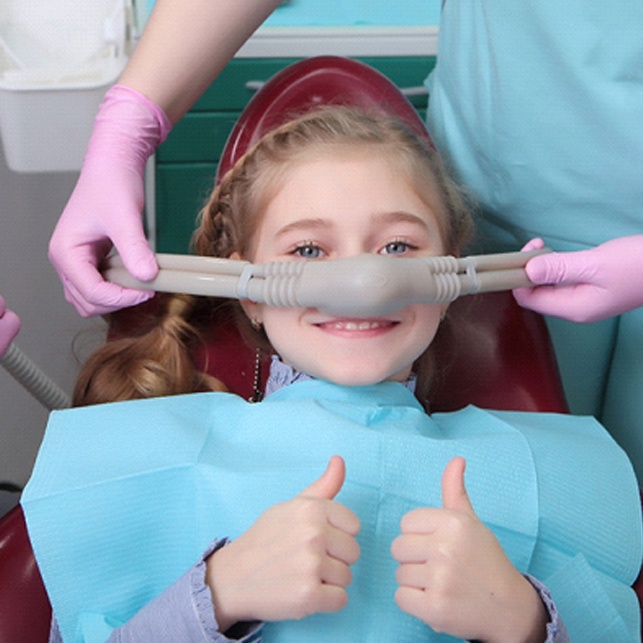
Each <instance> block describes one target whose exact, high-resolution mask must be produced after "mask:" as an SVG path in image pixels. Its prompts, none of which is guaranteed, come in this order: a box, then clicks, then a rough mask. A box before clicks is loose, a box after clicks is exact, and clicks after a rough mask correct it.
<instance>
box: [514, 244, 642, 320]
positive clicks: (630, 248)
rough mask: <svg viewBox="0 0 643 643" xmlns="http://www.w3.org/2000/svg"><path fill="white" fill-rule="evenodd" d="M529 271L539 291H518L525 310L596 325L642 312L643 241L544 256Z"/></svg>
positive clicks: (529, 246)
mask: <svg viewBox="0 0 643 643" xmlns="http://www.w3.org/2000/svg"><path fill="white" fill-rule="evenodd" d="M543 246H544V244H543V241H542V239H533V240H532V241H530V242H529V243H528V244H527V245H526V246H525V247H524V248H523V250H535V249H539V248H542V247H543ZM525 270H526V272H527V275H528V276H529V279H531V281H533V282H534V283H535V284H539V285H538V286H537V287H535V288H520V289H517V290H514V297H515V298H516V301H517V302H518V303H519V304H520V305H521V306H524V307H525V308H531V309H532V310H535V311H537V312H540V313H544V314H546V315H554V316H555V317H562V318H564V319H569V320H571V321H576V322H592V321H598V320H601V319H607V318H608V317H614V316H616V315H620V314H621V313H624V312H627V311H628V310H633V309H634V308H638V307H639V306H643V281H642V279H641V277H642V276H643V235H635V236H629V237H621V238H619V239H613V240H612V241H607V242H606V243H603V244H601V245H600V246H597V247H596V248H592V249H590V250H580V251H577V252H561V253H558V252H553V253H549V254H544V255H540V256H537V257H534V258H533V259H531V260H530V261H529V263H528V264H527V266H526V268H525ZM541 284H542V285H541Z"/></svg>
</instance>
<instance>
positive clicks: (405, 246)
mask: <svg viewBox="0 0 643 643" xmlns="http://www.w3.org/2000/svg"><path fill="white" fill-rule="evenodd" d="M412 249H414V246H412V245H411V244H409V243H406V242H405V241H399V240H398V241H391V242H389V243H387V244H386V245H385V246H384V248H382V251H381V252H382V254H385V255H402V254H404V253H405V252H408V251H409V250H412Z"/></svg>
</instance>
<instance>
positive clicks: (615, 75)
mask: <svg viewBox="0 0 643 643" xmlns="http://www.w3.org/2000/svg"><path fill="white" fill-rule="evenodd" d="M642 34H643V2H641V1H640V0H615V1H613V2H605V0H565V1H564V2H560V1H559V0H476V1H472V0H446V2H445V3H444V5H443V10H442V16H441V22H440V41H439V54H438V62H437V66H436V68H435V70H434V72H433V73H432V74H431V76H430V77H429V79H428V80H427V85H428V88H429V92H430V101H429V113H428V125H429V129H430V131H431V134H432V136H433V137H434V139H435V141H436V144H437V146H438V148H439V149H440V151H441V152H442V154H443V155H445V156H446V157H447V158H448V159H449V161H450V162H451V165H452V166H453V167H454V169H455V171H456V173H457V175H458V178H459V179H460V180H461V182H462V183H463V184H464V185H465V186H466V187H467V188H469V189H470V190H471V192H472V193H473V194H474V195H475V196H476V197H477V199H478V200H479V202H480V206H481V215H480V218H479V221H478V228H479V236H478V241H477V243H478V246H479V248H483V249H485V250H494V251H495V250H509V249H511V250H515V249H518V248H520V247H521V246H522V245H523V244H524V243H525V242H526V241H527V240H529V239H530V238H532V237H535V236H540V237H543V238H544V239H545V242H546V243H547V244H548V245H549V246H551V247H552V248H553V249H554V250H560V251H566V250H577V249H584V248H589V247H592V246H595V245H597V244H599V243H601V242H603V241H606V240H608V239H612V238H615V237H620V236H625V235H631V234H640V233H641V232H642V231H643V174H642V170H641V168H642V166H643V35H642ZM550 328H551V330H552V334H553V339H554V343H555V347H556V351H557V354H558V356H559V361H560V365H561V370H562V375H563V380H564V383H565V389H566V392H567V394H568V397H569V401H570V404H571V407H572V410H574V411H575V412H578V413H589V414H593V415H597V416H598V417H599V418H601V420H602V421H603V422H604V423H605V424H606V426H607V427H608V429H610V430H611V431H612V432H613V434H614V435H615V436H616V437H617V439H618V440H619V441H620V442H621V444H623V445H624V446H625V447H626V449H627V450H628V451H629V453H630V455H631V457H632V458H633V459H634V461H635V466H636V467H637V469H638V471H639V474H640V475H642V474H643V420H641V418H643V402H642V401H641V400H643V396H642V395H641V390H642V388H643V312H642V311H641V310H638V311H635V312H633V313H629V314H628V315H626V316H624V317H623V318H621V320H608V321H605V322H601V323H598V324H588V325H582V326H581V325H578V324H572V323H570V322H564V321H561V320H550Z"/></svg>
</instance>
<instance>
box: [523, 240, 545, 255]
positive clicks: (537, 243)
mask: <svg viewBox="0 0 643 643" xmlns="http://www.w3.org/2000/svg"><path fill="white" fill-rule="evenodd" d="M544 247H545V242H544V241H543V240H542V239H541V238H540V237H536V238H535V239H531V241H528V242H527V243H526V244H525V245H524V246H523V247H522V248H521V249H520V250H521V252H529V251H530V250H542V249H543V248H544Z"/></svg>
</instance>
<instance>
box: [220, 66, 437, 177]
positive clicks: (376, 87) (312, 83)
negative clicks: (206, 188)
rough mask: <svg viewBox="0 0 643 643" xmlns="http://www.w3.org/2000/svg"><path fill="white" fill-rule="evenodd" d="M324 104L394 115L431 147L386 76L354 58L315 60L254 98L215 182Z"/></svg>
mask: <svg viewBox="0 0 643 643" xmlns="http://www.w3.org/2000/svg"><path fill="white" fill-rule="evenodd" d="M321 105H350V106H354V107H363V108H365V109H368V110H370V111H372V110H378V111H381V112H384V113H387V114H392V115H395V116H397V117H398V118H399V119H400V120H402V121H403V122H405V123H406V124H407V125H408V126H409V127H411V128H412V129H413V130H415V132H416V133H417V134H418V135H419V136H420V137H422V138H423V139H424V140H426V141H428V142H429V143H430V142H431V140H430V137H429V134H428V132H427V130H426V127H425V126H424V123H423V122H422V119H421V118H420V116H419V115H418V113H417V111H416V110H415V108H414V107H413V105H412V104H411V103H410V101H409V100H408V99H407V98H406V97H405V96H404V94H402V92H401V91H400V90H399V88H398V87H397V86H396V85H395V84H394V83H392V82H391V81H390V80H389V79H388V78H387V77H386V76H384V75H383V74H381V73H380V72H379V71H377V70H376V69H373V68H372V67H370V66H369V65H366V64H364V63H361V62H358V61H356V60H352V59H350V58H342V57H339V56H317V57H315V58H308V59H305V60H302V61H300V62H296V63H293V64H292V65H289V66H288V67H286V68H284V69H282V70H281V71H280V72H278V73H277V74H275V75H274V76H273V77H272V78H271V79H270V80H268V81H267V82H266V84H265V85H263V87H261V89H260V90H259V91H258V92H257V93H256V94H255V95H254V97H253V98H252V100H251V101H250V102H249V103H248V105H247V106H246V108H245V109H244V111H243V113H242V114H241V116H240V117H239V120H238V121H237V124H236V125H235V127H234V129H233V130H232V132H231V134H230V136H229V138H228V141H227V143H226V146H225V148H224V150H223V154H222V156H221V161H220V163H219V168H218V171H217V182H218V181H219V180H220V179H221V177H222V176H223V175H224V174H225V173H226V172H227V171H228V170H229V169H230V168H231V167H232V166H234V164H235V163H236V162H237V160H238V159H239V158H240V157H241V156H243V154H245V152H246V151H247V150H248V148H249V147H251V146H252V145H254V144H255V143H256V142H257V141H258V140H259V139H260V138H261V137H262V136H264V135H265V134H266V133H268V132H270V131H271V130H273V129H274V128H275V127H278V126H279V125H281V124H282V123H284V122H285V121H287V120H289V119H290V118H292V117H293V116H295V115H299V114H302V113H305V112H307V111H310V110H311V109H314V108H316V107H320V106H321Z"/></svg>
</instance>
